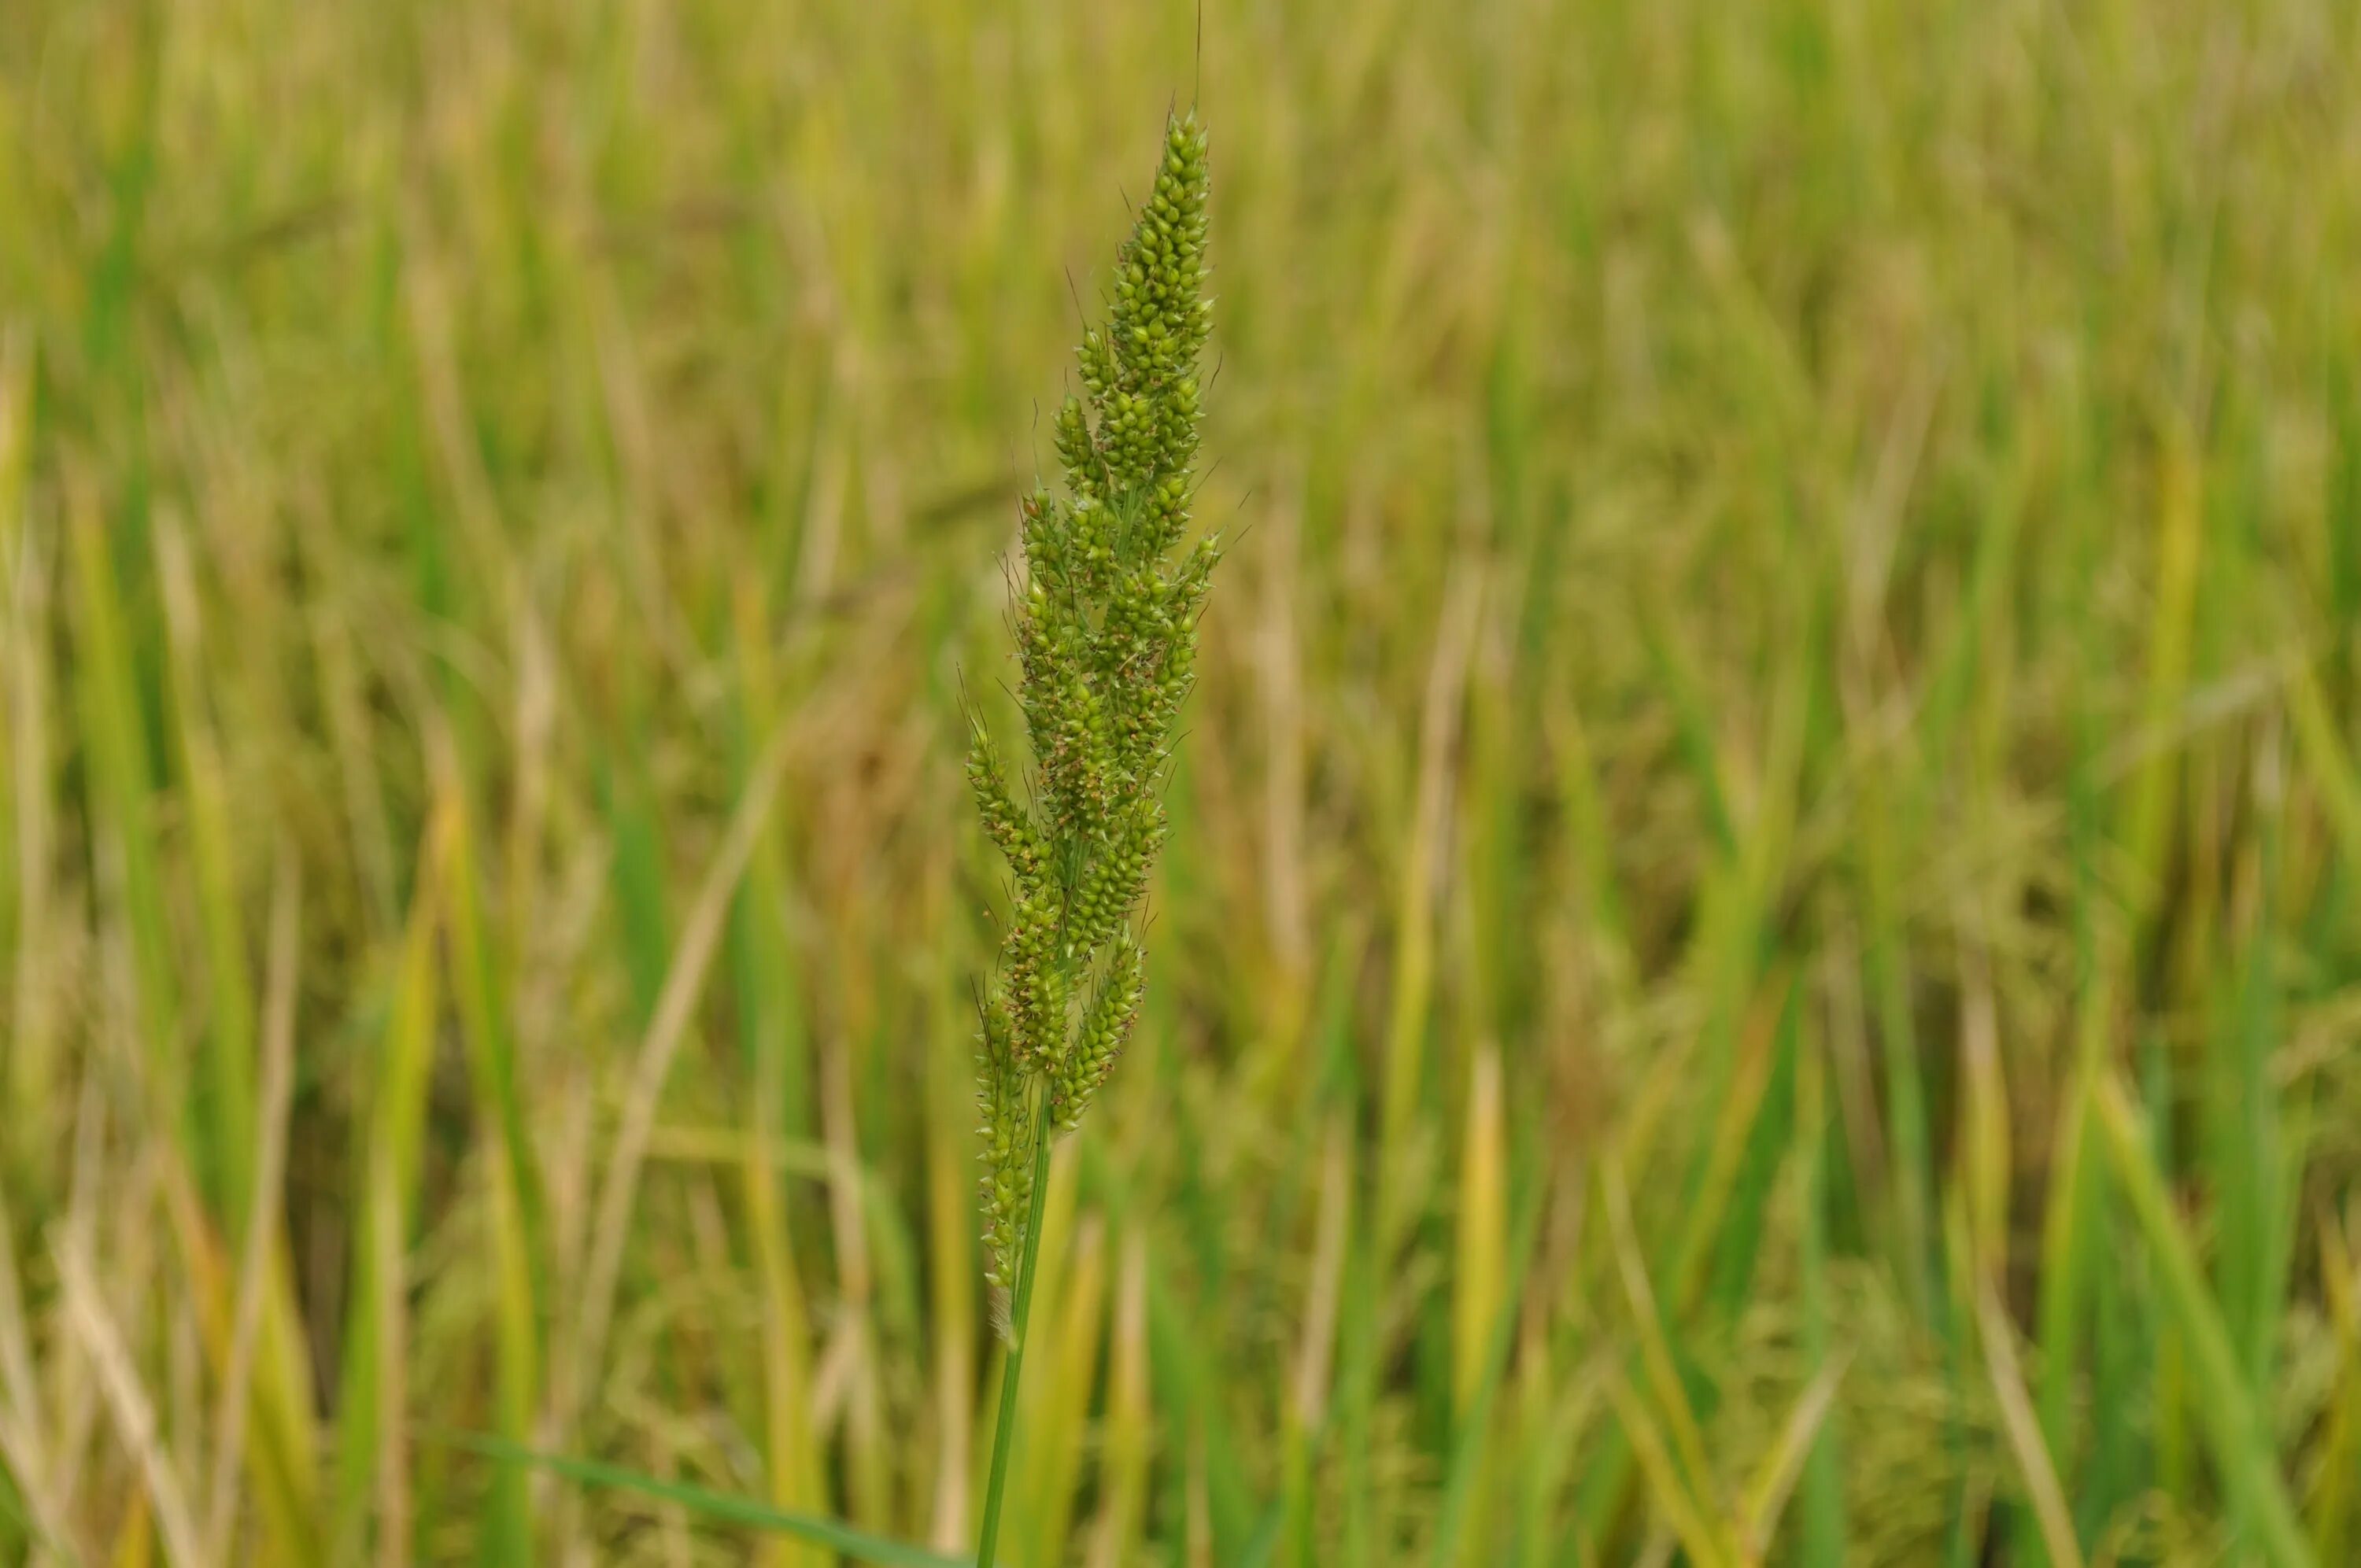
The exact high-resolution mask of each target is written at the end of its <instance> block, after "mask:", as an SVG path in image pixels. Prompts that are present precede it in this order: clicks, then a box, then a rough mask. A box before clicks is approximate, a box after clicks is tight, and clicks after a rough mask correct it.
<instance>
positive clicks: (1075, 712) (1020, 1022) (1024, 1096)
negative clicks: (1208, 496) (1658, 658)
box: [968, 113, 1221, 1291]
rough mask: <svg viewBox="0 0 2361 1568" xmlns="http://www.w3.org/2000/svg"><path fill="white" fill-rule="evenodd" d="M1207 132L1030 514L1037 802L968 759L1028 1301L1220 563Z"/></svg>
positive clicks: (1001, 1230) (989, 1217) (983, 743)
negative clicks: (1208, 377)
mask: <svg viewBox="0 0 2361 1568" xmlns="http://www.w3.org/2000/svg"><path fill="white" fill-rule="evenodd" d="M1206 195H1207V181H1206V165H1205V133H1204V132H1203V131H1202V129H1200V128H1199V126H1198V125H1197V120H1196V115H1194V114H1193V113H1191V114H1190V115H1188V116H1186V117H1185V118H1183V117H1176V118H1173V119H1171V120H1170V121H1169V122H1168V125H1167V128H1166V134H1165V137H1164V156H1163V159H1162V161H1161V162H1160V164H1159V167H1158V169H1157V173H1156V182H1155V184H1154V186H1153V187H1152V188H1151V189H1150V191H1149V192H1148V197H1147V200H1146V202H1145V203H1143V205H1142V206H1141V209H1140V212H1139V217H1138V222H1137V224H1136V225H1134V227H1133V229H1132V232H1131V237H1130V238H1129V239H1127V240H1126V241H1125V242H1124V245H1123V247H1122V249H1121V250H1119V251H1118V252H1117V253H1116V257H1115V286H1114V298H1113V301H1112V308H1111V309H1110V311H1109V313H1108V319H1107V323H1106V325H1105V326H1104V328H1103V329H1102V328H1099V327H1091V328H1089V329H1087V330H1085V331H1084V333H1083V334H1082V346H1081V349H1080V350H1079V357H1080V359H1081V368H1082V394H1083V395H1082V396H1079V397H1077V396H1069V397H1068V398H1067V399H1066V401H1065V405H1064V406H1063V407H1062V408H1060V410H1059V411H1058V416H1057V446H1058V455H1059V457H1060V461H1061V464H1062V466H1063V468H1064V471H1065V492H1066V493H1065V494H1064V495H1063V496H1062V497H1061V496H1059V495H1057V494H1054V493H1052V492H1051V491H1049V490H1048V489H1046V488H1043V489H1037V490H1035V491H1034V492H1033V493H1032V494H1031V495H1029V496H1027V497H1026V498H1025V499H1024V501H1023V503H1022V507H1021V511H1022V517H1023V524H1024V527H1023V543H1024V552H1025V572H1024V576H1023V578H1022V580H1021V582H1020V583H1019V584H1018V586H1017V587H1016V590H1015V592H1014V594H1013V598H1014V600H1015V605H1014V612H1015V613H1014V620H1015V627H1016V651H1017V658H1018V662H1019V664H1020V666H1021V669H1022V672H1023V677H1022V685H1021V686H1020V688H1019V691H1018V694H1017V695H1018V701H1019V705H1020V706H1021V707H1022V708H1023V711H1024V716H1025V728H1026V735H1027V741H1028V742H1029V745H1030V750H1031V753H1032V761H1033V770H1032V773H1031V777H1030V781H1029V783H1030V788H1029V790H1027V792H1026V794H1027V795H1029V796H1030V799H1029V802H1028V801H1027V799H1026V798H1024V796H1022V795H1019V793H1018V791H1017V790H1016V788H1015V787H1014V786H1013V785H1012V784H1011V780H1010V775H1009V772H1008V769H1007V767H1006V765H1005V762H1004V761H1003V759H1002V757H1001V754H1000V752H999V750H998V748H997V747H995V746H994V743H993V740H992V737H991V736H990V734H988V733H987V732H986V730H985V729H984V727H983V723H982V721H981V719H978V720H977V721H976V722H975V734H974V742H973V745H972V749H971V751H970V752H969V755H968V781H969V783H970V784H971V785H972V788H973V789H974V791H975V798H976V805H977V806H978V808H979V809H980V810H981V811H982V813H983V824H984V828H985V831H986V832H987V833H988V834H989V835H990V836H991V838H992V840H993V842H994V844H996V845H998V846H999V848H1000V850H1001V852H1002V853H1003V854H1004V855H1005V856H1006V857H1007V861H1008V866H1009V871H1010V872H1011V875H1012V878H1013V881H1014V896H1013V900H1012V904H1013V907H1012V910H1011V914H1010V918H1009V923H1008V928H1007V933H1006V936H1005V939H1004V940H1003V942H1002V944H1001V950H1000V964H999V972H998V974H997V976H996V978H995V981H994V986H993V989H992V991H991V993H990V995H989V996H988V997H987V998H986V1000H985V1002H984V1003H983V1053H982V1056H983V1059H982V1062H981V1085H980V1092H979V1099H980V1102H981V1103H982V1107H983V1134H984V1139H985V1147H984V1160H985V1164H986V1170H985V1173H984V1176H983V1215H984V1239H985V1242H986V1245H987V1246H988V1248H989V1251H990V1268H989V1274H990V1277H991V1279H992V1282H993V1284H994V1286H995V1287H997V1288H1000V1289H1002V1290H1003V1291H1007V1290H1010V1289H1013V1288H1015V1287H1016V1276H1017V1272H1018V1269H1019V1267H1020V1265H1021V1259H1022V1255H1023V1252H1024V1246H1025V1242H1026V1240H1027V1230H1028V1228H1029V1226H1030V1224H1031V1223H1032V1222H1031V1220H1030V1219H1029V1215H1030V1212H1031V1209H1032V1201H1033V1198H1034V1185H1035V1182H1036V1181H1037V1180H1038V1176H1037V1173H1036V1167H1037V1165H1038V1163H1039V1156H1040V1155H1041V1154H1042V1153H1043V1152H1044V1151H1043V1150H1042V1148H1041V1146H1040V1144H1041V1140H1042V1139H1044V1138H1045V1137H1046V1136H1047V1135H1048V1129H1049V1124H1050V1123H1051V1122H1052V1121H1054V1122H1055V1123H1056V1124H1057V1125H1060V1126H1062V1127H1066V1128H1071V1127H1073V1126H1075V1125H1076V1124H1079V1123H1080V1121H1081V1120H1082V1113H1083V1112H1084V1111H1085V1110H1086V1109H1088V1107H1089V1105H1090V1102H1091V1097H1092V1096H1093V1094H1094V1093H1095V1092H1096V1091H1097V1090H1098V1087H1099V1085H1100V1084H1101V1083H1102V1082H1104V1080H1105V1079H1106V1075H1107V1072H1108V1070H1109V1069H1111V1068H1112V1067H1113V1066H1114V1065H1115V1058H1116V1057H1117V1056H1118V1055H1119V1054H1120V1053H1121V1051H1122V1049H1123V1044H1124V1040H1125V1038H1126V1036H1128V1035H1129V1034H1130V1032H1131V1025H1132V1020H1133V1019H1134V1018H1135V1017H1136V1016H1137V1014H1138V1010H1139V997H1140V988H1141V981H1142V965H1141V955H1140V949H1139V944H1138V942H1137V939H1136V938H1134V936H1133V934H1132V931H1131V918H1132V916H1133V914H1134V912H1135V911H1136V910H1137V907H1138V905H1139V901H1140V894H1141V891H1142V889H1143V888H1144V887H1145V885H1146V883H1147V880H1148V868H1149V867H1150V866H1151V865H1152V864H1153V863H1154V861H1155V859H1156V852H1157V850H1159V848H1160V847H1161V846H1162V844H1163V842H1164V835H1165V814H1164V806H1163V803H1162V801H1161V800H1160V799H1159V784H1160V782H1161V779H1162V776H1163V773H1164V767H1165V763H1166V762H1167V761H1168V760H1169V759H1170V756H1171V754H1172V753H1171V743H1172V742H1171V737H1172V725H1173V720H1174V718H1175V717H1176V716H1177V715H1178V714H1179V712H1180V704H1181V702H1182V700H1183V699H1184V698H1185V697H1186V696H1188V693H1189V687H1190V684H1191V680H1192V678H1193V671H1194V668H1195V661H1196V652H1197V617H1198V612H1199V610H1200V609H1201V607H1202V605H1203V603H1204V598H1205V589H1206V585H1207V583H1208V581H1209V580H1210V578H1211V576H1212V574H1213V565H1214V563H1215V561H1216V560H1218V559H1219V558H1220V554H1221V552H1220V547H1219V545H1218V543H1217V542H1216V541H1215V540H1214V539H1213V538H1207V539H1205V540H1204V541H1202V543H1198V544H1197V545H1195V546H1194V547H1193V548H1191V549H1190V550H1189V551H1187V552H1186V553H1184V554H1181V555H1180V557H1179V558H1178V559H1177V560H1173V559H1171V557H1172V555H1173V552H1174V547H1175V546H1176V545H1177V544H1178V543H1180V537H1181V535H1182V534H1183V533H1184V532H1186V530H1187V528H1188V523H1189V501H1190V498H1191V477H1190V469H1191V465H1192V463H1193V462H1194V460H1195V458H1196V454H1197V426H1198V421H1199V418H1200V389H1199V386H1198V382H1197V358H1198V355H1199V353H1200V351H1201V350H1202V348H1203V347H1204V345H1205V336H1206V332H1207V330H1208V325H1209V323H1210V320H1211V316H1212V311H1213V305H1212V302H1210V301H1209V300H1206V299H1205V298H1204V297H1203V294H1202V286H1203V283H1204V279H1205V271H1206V269H1205V229H1206V211H1205V209H1206Z"/></svg>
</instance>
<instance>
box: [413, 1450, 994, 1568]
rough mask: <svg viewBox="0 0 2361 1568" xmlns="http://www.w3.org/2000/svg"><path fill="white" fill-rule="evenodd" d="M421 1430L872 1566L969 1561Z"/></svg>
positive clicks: (579, 1462) (807, 1518)
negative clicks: (784, 1537)
mask: <svg viewBox="0 0 2361 1568" xmlns="http://www.w3.org/2000/svg"><path fill="white" fill-rule="evenodd" d="M423 1435H425V1436H426V1437H428V1438H429V1439H430V1440H432V1441H438V1442H446V1443H449V1444H451V1445H453V1446H455V1447H457V1448H462V1449H466V1450H467V1451H468V1452H470V1453H476V1454H478V1455H480V1456H482V1457H483V1458H485V1459H489V1460H491V1461H494V1462H495V1463H498V1464H522V1465H530V1466H533V1467H534V1468H536V1469H542V1470H546V1471H548V1472H549V1473H550V1474H552V1475H560V1476H563V1477H565V1478H566V1480H569V1481H574V1482H577V1483H579V1484H580V1485H582V1486H592V1487H598V1488H601V1489H604V1490H608V1491H616V1492H627V1493H630V1494H632V1495H633V1496H637V1497H646V1498H649V1499H651V1500H653V1501H655V1502H660V1503H670V1504H673V1505H675V1506H676V1507H678V1508H681V1509H682V1510H684V1511H685V1512H686V1513H687V1514H689V1515H690V1516H692V1517H694V1518H697V1519H708V1520H711V1521H712V1522H713V1523H715V1524H720V1525H735V1526H740V1527H742V1528H745V1529H750V1530H760V1531H765V1532H770V1533H774V1534H779V1535H785V1536H791V1537H793V1538H795V1539H796V1540H798V1541H806V1542H808V1543H809V1544H811V1545H813V1546H818V1547H822V1548H825V1549H826V1550H828V1551H830V1552H839V1553H840V1554H842V1555H843V1556H845V1557H847V1558H849V1559H851V1561H853V1562H855V1563H870V1564H873V1568H961V1564H963V1563H967V1562H968V1561H969V1559H967V1558H964V1557H948V1556H945V1555H944V1554H942V1553H941V1552H931V1551H928V1549H927V1548H925V1547H920V1546H911V1545H908V1544H906V1543H905V1542H902V1541H888V1540H885V1539H884V1538H882V1537H879V1536H873V1535H870V1534H867V1533H865V1532H863V1531H862V1530H854V1529H853V1528H852V1527H851V1526H850V1525H844V1524H839V1523H837V1522H836V1521H835V1520H833V1519H822V1518H819V1517H818V1516H816V1515H812V1514H799V1513H792V1512H789V1511H788V1510H786V1509H785V1508H774V1507H772V1506H771V1505H770V1504H768V1503H762V1502H757V1501H755V1500H753V1499H752V1498H750V1497H732V1496H730V1494H729V1493H726V1492H716V1491H712V1490H709V1489H708V1488H706V1487H703V1486H690V1485H688V1484H687V1483H686V1482H680V1481H667V1480H664V1479H662V1478H660V1477H658V1476H653V1475H642V1474H641V1473H640V1472H638V1471H636V1470H631V1469H628V1468H626V1467H624V1466H622V1465H619V1464H600V1463H598V1461H595V1460H588V1459H569V1458H567V1457H566V1456H565V1455H563V1454H555V1453H539V1452H536V1451H535V1450H533V1449H530V1448H520V1447H518V1446H517V1445H516V1444H514V1443H510V1442H502V1441H500V1439H498V1438H494V1437H487V1436H484V1435H481V1434H478V1433H471V1432H444V1431H428V1432H426V1433H424V1434H423Z"/></svg>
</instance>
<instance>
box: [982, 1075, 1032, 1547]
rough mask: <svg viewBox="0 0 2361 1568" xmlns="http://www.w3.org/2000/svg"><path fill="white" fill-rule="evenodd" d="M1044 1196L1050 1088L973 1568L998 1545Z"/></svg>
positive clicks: (1026, 1216)
mask: <svg viewBox="0 0 2361 1568" xmlns="http://www.w3.org/2000/svg"><path fill="white" fill-rule="evenodd" d="M1048 1194H1049V1085H1048V1084H1046V1083H1045V1084H1043V1085H1042V1086H1041V1109H1040V1111H1039V1112H1038V1113H1036V1115H1035V1117H1034V1121H1033V1191H1032V1194H1031V1195H1030V1197H1028V1198H1027V1201H1026V1208H1025V1252H1024V1256H1023V1257H1022V1259H1021V1260H1020V1261H1019V1262H1018V1263H1017V1265H1016V1312H1015V1315H1014V1316H1013V1317H1011V1318H1010V1320H1009V1324H1008V1334H1009V1343H1008V1366H1007V1369H1006V1370H1005V1371H1004V1372H1003V1373H1002V1374H1001V1376H1000V1419H999V1420H997V1421H996V1422H994V1424H993V1429H992V1480H991V1483H990V1484H989V1485H988V1486H986V1487H985V1489H984V1494H983V1537H982V1539H981V1540H979V1541H977V1542H976V1547H975V1568H992V1554H993V1551H994V1544H995V1543H996V1542H997V1541H999V1539H1000V1498H1001V1493H1002V1492H1003V1491H1004V1490H1005V1488H1006V1486H1007V1483H1008V1451H1009V1449H1010V1448H1011V1447H1013V1446H1014V1445H1015V1443H1016V1383H1017V1379H1018V1377H1019V1376H1021V1375H1022V1374H1023V1372H1024V1370H1025V1324H1026V1321H1027V1319H1028V1318H1030V1317H1031V1316H1032V1315H1033V1265H1034V1262H1035V1260H1037V1259H1038V1257H1039V1256H1040V1255H1041V1205H1042V1201H1043V1200H1044V1199H1045V1198H1046V1197H1047V1196H1048Z"/></svg>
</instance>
